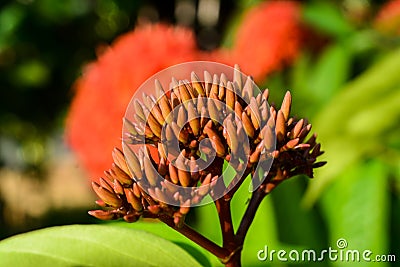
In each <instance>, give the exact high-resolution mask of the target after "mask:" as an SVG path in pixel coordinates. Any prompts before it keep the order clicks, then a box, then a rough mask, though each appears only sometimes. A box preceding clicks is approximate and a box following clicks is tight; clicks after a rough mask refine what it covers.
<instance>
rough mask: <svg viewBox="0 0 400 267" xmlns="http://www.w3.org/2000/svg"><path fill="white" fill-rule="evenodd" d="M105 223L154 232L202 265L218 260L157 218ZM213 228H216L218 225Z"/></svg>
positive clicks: (209, 264)
mask: <svg viewBox="0 0 400 267" xmlns="http://www.w3.org/2000/svg"><path fill="white" fill-rule="evenodd" d="M196 209H197V208H196ZM216 223H218V221H217V222H216ZM106 224H107V225H112V226H116V227H123V228H129V229H135V230H141V231H146V232H149V233H152V234H155V235H157V236H159V237H161V238H163V239H166V240H169V241H171V242H173V243H175V244H176V245H178V246H179V247H181V248H182V249H184V250H186V252H188V253H189V254H190V255H192V256H193V257H194V258H196V260H197V261H198V262H200V263H201V265H202V266H211V262H217V263H218V262H219V260H218V259H217V258H216V257H215V256H214V255H213V254H211V253H210V252H208V251H207V250H206V249H204V248H202V247H200V246H199V245H198V244H196V243H194V242H193V241H191V240H190V239H188V238H186V237H185V236H183V235H182V234H180V233H179V232H177V231H175V230H174V229H172V228H171V227H169V226H168V225H166V224H165V223H162V222H160V221H158V220H151V219H146V220H145V221H142V220H141V221H138V222H135V223H126V222H125V221H117V222H106ZM215 228H217V229H218V227H215ZM214 265H215V264H214ZM214 265H213V266H214Z"/></svg>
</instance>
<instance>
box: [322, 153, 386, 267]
mask: <svg viewBox="0 0 400 267" xmlns="http://www.w3.org/2000/svg"><path fill="white" fill-rule="evenodd" d="M387 188H388V171H387V167H386V166H385V165H384V164H383V163H381V162H380V161H378V160H370V161H367V162H359V163H358V164H357V165H354V166H352V167H351V168H348V169H346V172H344V173H343V174H342V175H341V176H340V177H339V178H338V179H337V180H336V181H335V183H333V184H332V186H331V187H330V188H329V189H328V190H326V192H325V193H324V195H323V196H322V199H321V200H322V201H321V203H322V207H323V211H324V213H325V217H326V219H327V220H326V222H327V223H328V228H329V232H330V239H331V247H332V248H333V249H337V244H336V242H337V240H338V239H340V238H344V239H345V240H346V241H347V247H346V248H345V249H343V251H344V252H345V251H346V250H358V251H359V252H360V253H362V252H363V251H364V250H371V251H372V253H373V255H377V254H388V253H389V251H388V235H389V233H388V230H389V195H388V191H387ZM372 257H373V256H371V258H372ZM360 258H361V256H360ZM332 264H333V265H334V266H375V265H374V264H375V262H372V261H371V262H364V261H361V262H351V261H349V262H345V261H337V262H332ZM380 266H386V265H384V264H382V265H380Z"/></svg>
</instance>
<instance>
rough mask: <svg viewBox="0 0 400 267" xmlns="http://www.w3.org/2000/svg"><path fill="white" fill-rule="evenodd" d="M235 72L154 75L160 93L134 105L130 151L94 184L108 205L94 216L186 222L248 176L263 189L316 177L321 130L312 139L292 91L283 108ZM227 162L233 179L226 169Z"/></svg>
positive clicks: (127, 134) (127, 133)
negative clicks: (294, 109)
mask: <svg viewBox="0 0 400 267" xmlns="http://www.w3.org/2000/svg"><path fill="white" fill-rule="evenodd" d="M171 72H172V71H171ZM230 76H231V77H232V76H233V79H232V80H230V79H228V76H227V75H225V74H224V73H221V74H213V75H212V74H210V73H209V72H207V71H205V72H204V77H202V78H201V79H200V78H199V76H198V75H197V74H196V73H195V72H192V74H191V77H190V78H189V79H190V81H189V79H188V80H186V79H184V78H183V79H182V80H177V79H175V78H173V77H172V80H171V83H170V86H169V88H168V90H164V87H163V85H162V84H161V83H160V82H159V81H158V80H151V82H154V84H155V85H154V91H155V92H156V94H155V95H154V96H152V95H146V94H143V97H142V101H140V100H139V99H134V100H133V101H132V102H131V104H130V106H129V107H128V109H127V113H126V117H125V122H124V136H123V148H124V152H122V151H121V150H118V149H114V152H113V158H114V164H113V165H112V168H111V169H110V170H109V171H107V172H105V177H104V178H101V179H100V182H99V183H96V182H93V184H92V186H93V189H94V191H95V192H96V193H97V195H98V196H99V197H100V199H101V200H100V201H98V202H97V203H98V204H100V205H101V206H103V207H105V210H95V211H91V212H90V214H91V215H93V216H95V217H97V218H100V219H107V220H108V219H118V218H124V219H125V220H126V221H128V222H132V221H136V220H137V219H138V218H139V217H141V216H143V217H151V218H160V219H163V218H165V217H167V218H171V219H173V222H174V223H175V225H176V227H179V226H180V225H182V224H183V222H184V219H185V215H186V214H187V213H188V212H189V209H190V207H191V206H196V205H199V204H201V203H202V201H203V199H204V197H205V196H211V198H212V199H213V200H216V199H219V198H222V197H224V198H227V199H230V198H231V197H232V195H233V194H234V192H235V191H236V190H237V188H238V186H240V184H241V183H242V182H243V180H244V179H246V177H247V176H248V175H249V174H250V175H251V176H252V184H253V187H254V190H261V191H262V192H263V193H264V194H268V193H269V192H270V191H272V190H273V189H274V188H275V187H276V186H277V185H278V184H279V183H281V182H282V181H284V180H286V179H288V178H290V177H292V176H294V175H297V174H305V175H308V176H310V177H312V175H313V168H316V167H319V166H322V165H323V164H324V162H316V159H317V157H318V156H319V155H321V154H322V152H321V150H320V145H319V144H317V143H316V136H315V135H313V136H311V137H310V138H309V139H306V137H307V135H308V134H309V132H310V130H311V124H309V123H308V122H307V120H305V119H300V120H298V119H295V118H292V117H290V107H291V95H290V93H289V92H288V93H287V94H286V95H285V98H284V100H283V102H282V105H281V108H280V109H279V110H277V109H276V108H275V107H269V105H268V96H269V91H268V90H264V91H260V90H258V88H257V87H256V86H255V84H254V82H253V80H252V78H251V77H250V76H245V75H243V74H242V73H241V72H240V70H239V69H238V66H236V68H235V70H234V73H233V75H230ZM137 145H140V148H139V149H138V150H136V151H135V146H137ZM149 147H153V148H156V149H157V152H158V156H157V157H156V156H155V155H154V153H153V154H152V153H151V152H150V151H149V149H148V148H149ZM224 162H225V163H227V166H228V168H229V167H230V168H232V169H233V170H235V175H234V177H227V176H225V175H223V171H224ZM225 168H226V166H225ZM232 178H233V179H232Z"/></svg>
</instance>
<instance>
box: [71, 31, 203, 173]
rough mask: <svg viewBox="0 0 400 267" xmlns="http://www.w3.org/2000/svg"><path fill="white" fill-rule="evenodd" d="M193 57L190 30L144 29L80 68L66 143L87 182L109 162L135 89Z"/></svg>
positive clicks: (193, 43)
mask: <svg viewBox="0 0 400 267" xmlns="http://www.w3.org/2000/svg"><path fill="white" fill-rule="evenodd" d="M197 55H198V50H197V48H196V43H195V38H194V35H193V33H192V32H191V31H190V30H187V29H183V28H178V27H171V26H166V25H161V24H157V25H147V26H142V27H139V28H137V29H135V30H134V31H132V32H130V33H127V34H125V35H122V36H121V37H120V38H119V39H117V40H116V41H115V42H114V43H113V44H112V45H111V47H109V48H107V49H106V51H105V52H104V53H103V54H102V55H101V56H100V57H99V58H98V60H97V61H96V62H94V63H91V64H89V65H88V66H87V67H86V68H85V70H84V73H83V75H82V77H81V78H80V79H79V80H78V81H77V82H76V84H75V90H76V95H75V97H74V99H73V102H72V106H71V109H70V111H69V114H68V117H67V122H66V139H67V143H68V144H69V145H70V146H71V148H72V149H73V150H74V151H75V153H76V155H77V156H78V160H79V161H80V162H81V163H83V166H84V167H85V169H86V170H87V171H88V174H89V175H90V177H91V179H93V180H97V179H98V177H100V176H102V175H103V170H106V169H108V168H109V166H110V164H111V163H112V158H111V151H112V149H113V148H114V147H115V146H120V143H119V142H120V141H119V140H120V139H121V131H122V118H123V116H124V113H125V109H126V107H127V105H128V103H129V101H130V99H131V97H132V95H133V94H134V92H135V90H136V89H137V88H138V87H139V86H140V85H141V84H142V83H143V82H144V81H145V80H146V79H148V78H149V77H150V76H151V75H153V74H155V73H156V72H158V71H160V70H162V69H164V68H166V67H169V66H171V65H174V64H178V63H181V62H184V61H192V60H196V59H197Z"/></svg>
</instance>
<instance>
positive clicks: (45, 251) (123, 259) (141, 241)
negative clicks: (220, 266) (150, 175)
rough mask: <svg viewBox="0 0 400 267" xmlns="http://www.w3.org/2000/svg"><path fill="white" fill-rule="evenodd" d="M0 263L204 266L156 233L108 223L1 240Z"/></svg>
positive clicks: (31, 233) (53, 229) (17, 264)
mask: <svg viewBox="0 0 400 267" xmlns="http://www.w3.org/2000/svg"><path fill="white" fill-rule="evenodd" d="M0 266H42V267H45V266H51V267H53V266H96V267H99V266H201V265H200V264H199V263H198V262H197V261H196V260H195V259H193V258H192V257H191V256H190V255H189V254H188V253H187V252H186V251H185V250H183V249H181V248H180V247H178V246H177V245H175V244H173V243H171V242H169V241H167V240H165V239H162V238H160V237H157V236H155V235H153V234H150V233H147V232H144V231H140V230H135V229H126V228H121V227H115V226H107V225H70V226H58V227H52V228H46V229H42V230H37V231H33V232H29V233H25V234H21V235H17V236H14V237H11V238H8V239H5V240H3V241H1V242H0Z"/></svg>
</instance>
